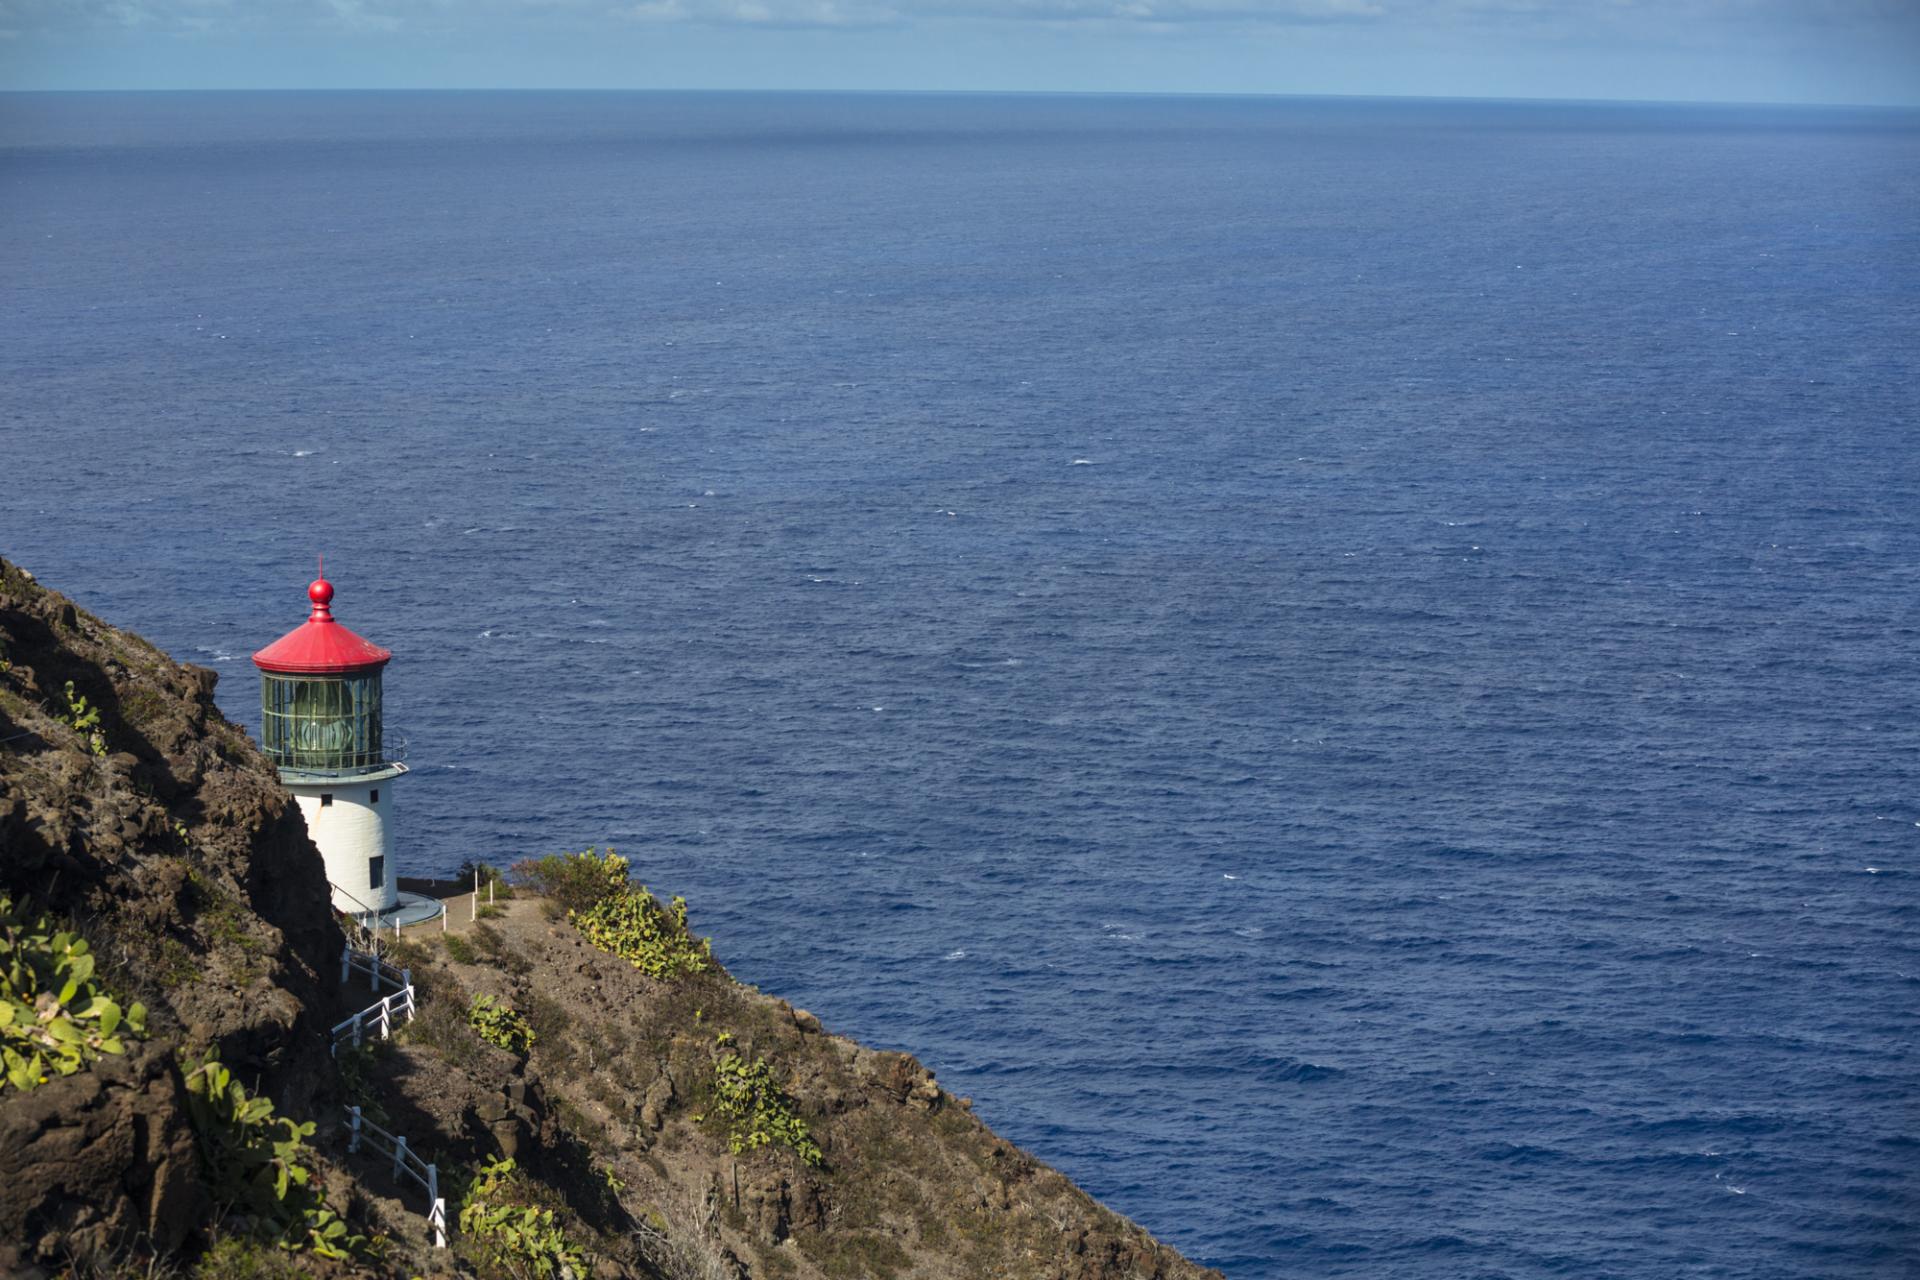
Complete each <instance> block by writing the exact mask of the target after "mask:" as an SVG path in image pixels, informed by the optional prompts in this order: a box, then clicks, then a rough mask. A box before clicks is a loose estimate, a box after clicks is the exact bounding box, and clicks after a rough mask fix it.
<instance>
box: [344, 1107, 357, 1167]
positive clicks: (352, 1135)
mask: <svg viewBox="0 0 1920 1280" xmlns="http://www.w3.org/2000/svg"><path fill="white" fill-rule="evenodd" d="M347 1110H348V1111H350V1112H352V1113H353V1128H352V1129H351V1130H350V1131H349V1133H348V1137H347V1154H348V1155H352V1154H353V1153H354V1152H356V1151H358V1150H359V1149H360V1108H358V1107H348V1108H347Z"/></svg>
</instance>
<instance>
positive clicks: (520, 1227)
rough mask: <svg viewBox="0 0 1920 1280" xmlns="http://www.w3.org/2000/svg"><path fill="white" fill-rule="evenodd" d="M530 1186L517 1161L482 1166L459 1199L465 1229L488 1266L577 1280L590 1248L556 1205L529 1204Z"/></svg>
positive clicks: (551, 1278)
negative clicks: (558, 1216)
mask: <svg viewBox="0 0 1920 1280" xmlns="http://www.w3.org/2000/svg"><path fill="white" fill-rule="evenodd" d="M526 1200H527V1188H526V1187H525V1185H524V1184H523V1181H522V1179H521V1177H520V1174H519V1172H518V1171H517V1170H516V1169H515V1167H514V1163H513V1161H512V1160H491V1161H488V1162H487V1163H486V1164H484V1165H482V1166H481V1167H480V1169H479V1171H478V1174H477V1176H476V1177H475V1178H474V1180H473V1184H472V1185H471V1186H470V1187H468V1188H467V1193H466V1195H465V1197H463V1199H462V1200H461V1204H460V1231H461V1233H462V1234H463V1235H464V1236H465V1237H466V1245H467V1247H468V1248H470V1249H472V1250H473V1251H474V1252H476V1253H477V1254H478V1255H479V1256H478V1259H477V1260H478V1261H479V1262H480V1263H481V1264H482V1265H484V1266H487V1267H490V1268H492V1269H495V1270H497V1271H500V1272H504V1273H505V1274H507V1275H510V1276H514V1277H537V1278H538V1280H577V1278H579V1277H584V1276H585V1275H586V1274H587V1255H586V1251H585V1250H583V1249H582V1248H580V1246H578V1245H576V1244H574V1243H573V1241H571V1240H569V1239H568V1238H567V1234H566V1232H565V1231H563V1230H561V1229H560V1225H559V1223H558V1222H556V1221H555V1220H554V1216H553V1210H552V1209H548V1208H543V1207H540V1206H538V1205H531V1204H528V1203H526Z"/></svg>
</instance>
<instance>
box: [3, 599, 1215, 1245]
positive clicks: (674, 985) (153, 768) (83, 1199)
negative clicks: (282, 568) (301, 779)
mask: <svg viewBox="0 0 1920 1280" xmlns="http://www.w3.org/2000/svg"><path fill="white" fill-rule="evenodd" d="M214 679H215V677H214V675H213V673H212V672H210V671H206V670H203V669H200V668H196V667H192V666H189V665H184V664H179V663H175V662H173V661H172V660H171V659H169V658H168V657H167V656H166V655H165V654H163V653H161V652H160V651H159V650H158V649H156V648H154V647H153V646H152V645H149V644H147V643H146V642H145V641H143V640H141V639H140V638H138V637H137V636H134V635H131V634H129V633H127V632H124V631H120V630H117V629H116V628H114V627H111V626H109V625H108V624H106V623H104V622H102V621H101V620H100V619H98V618H96V617H93V616H92V615H90V614H88V613H87V612H86V611H84V610H82V609H79V608H77V607H76V606H75V605H74V604H73V603H72V602H71V601H70V600H68V599H67V598H66V597H64V596H62V595H60V594H59V593H57V592H55V591H52V590H49V589H47V588H45V587H42V586H41V585H40V584H38V583H37V582H35V581H34V580H33V579H32V577H31V576H30V575H28V574H26V573H24V572H23V571H22V570H20V569H19V568H18V567H17V566H14V565H11V564H8V563H6V562H5V561H0V942H3V943H4V947H5V951H4V953H0V1048H3V1049H4V1051H5V1053H6V1066H7V1071H6V1073H5V1076H4V1077H0V1188H5V1190H4V1192H0V1273H4V1274H8V1275H14V1274H20V1275H33V1274H35V1273H36V1272H37V1273H39V1274H42V1275H46V1276H49V1277H51V1276H55V1275H73V1276H119V1275H133V1274H139V1275H143V1276H145V1275H164V1274H172V1275H178V1276H202V1277H209V1278H212V1277H227V1276H231V1277H239V1276H252V1277H272V1276H280V1275H311V1274H339V1275H392V1276H409V1275H452V1274H459V1275H472V1276H477V1277H481V1278H482V1280H492V1278H494V1277H521V1276H555V1277H561V1276H574V1277H579V1278H581V1280H584V1277H586V1276H588V1275H592V1276H596V1277H616V1276H635V1277H655V1278H662V1280H748V1278H752V1280H759V1278H761V1277H771V1278H778V1280H841V1278H850V1277H900V1278H901V1280H906V1278H909V1277H914V1278H925V1280H948V1278H955V1280H957V1278H959V1277H988V1276H992V1277H1002V1276H1004V1277H1031V1278H1032V1280H1131V1278H1137V1280H1186V1278H1188V1277H1195V1278H1197V1277H1205V1276H1215V1275H1217V1273H1216V1272H1212V1271H1208V1270H1206V1269H1203V1268H1200V1267H1198V1266H1196V1265H1194V1264H1193V1263H1191V1262H1189V1261H1187V1260H1186V1259H1185V1258H1182V1257H1181V1256H1180V1255H1179V1254H1178V1253H1177V1252H1175V1251H1174V1250H1172V1249H1170V1248H1168V1247H1167V1246H1165V1245H1163V1244H1161V1243H1159V1242H1158V1241H1156V1240H1155V1239H1153V1237H1152V1236H1150V1235H1149V1234H1148V1233H1147V1232H1146V1231H1144V1230H1143V1229H1141V1228H1140V1227H1138V1226H1136V1225H1135V1224H1133V1223H1131V1222H1128V1221H1127V1220H1125V1219H1123V1218H1121V1217H1119V1216H1118V1215H1116V1214H1114V1213H1111V1212H1109V1211H1108V1210H1106V1209H1104V1208H1102V1207H1101V1206H1100V1205H1099V1204H1097V1203H1096V1202H1094V1201H1093V1200H1092V1199H1090V1198H1089V1197H1088V1196H1086V1195H1085V1194H1084V1193H1083V1192H1081V1191H1080V1190H1079V1189H1078V1188H1076V1187H1074V1186H1073V1185H1072V1184H1071V1183H1070V1182H1069V1181H1068V1180H1067V1179H1066V1178H1065V1177H1064V1176H1062V1175H1061V1174H1059V1173H1058V1172H1056V1171H1054V1170H1053V1169H1050V1168H1048V1167H1047V1166H1046V1165H1044V1164H1041V1163H1040V1162H1039V1161H1037V1160H1035V1159H1034V1158H1033V1157H1031V1156H1030V1155H1028V1154H1026V1153H1025V1152H1023V1151H1021V1150H1019V1149H1018V1148H1016V1147H1014V1146H1013V1145H1012V1144H1010V1143H1008V1142H1006V1141H1004V1140H1003V1139H1001V1138H998V1137H996V1136H995V1135H994V1134H993V1133H992V1132H991V1131H990V1130H988V1129H987V1128H986V1126H985V1125H983V1124H982V1123H981V1122H980V1121H979V1120H977V1119H976V1118H975V1117H974V1116H973V1115H972V1114H971V1112H970V1109H969V1105H968V1103H967V1101H966V1100H965V1099H960V1098H955V1097H954V1096H952V1095H951V1094H950V1093H948V1092H947V1091H946V1090H944V1089H943V1088H941V1087H940V1085H939V1083H938V1082H937V1080H936V1079H935V1078H934V1076H933V1074H932V1073H931V1072H930V1071H928V1070H927V1068H926V1067H924V1066H923V1065H921V1064H920V1063H919V1062H917V1061H915V1060H914V1059H913V1058H912V1057H911V1056H909V1055H906V1054H901V1053H888V1052H878V1051H874V1050H870V1049H867V1048H865V1047H863V1046H861V1045H858V1044H856V1043H854V1042H853V1041H850V1040H847V1039H845V1038H843V1037H840V1036H836V1035H833V1034H831V1033H830V1032H829V1031H827V1030H826V1029H825V1028H823V1027H822V1026H821V1025H820V1022H819V1020H818V1019H817V1018H815V1017H814V1016H813V1015H811V1014H809V1013H807V1012H805V1011H803V1010H798V1009H795V1008H793V1007H792V1006H790V1005H789V1004H787V1003H786V1002H784V1001H781V1000H779V999H777V998H775V997H773V996H769V995H765V994H762V993H760V992H758V991H756V990H754V989H752V988H750V987H747V986H743V985H742V984H740V983H738V982H736V981H735V980H734V979H733V978H732V977H731V976H730V975H728V974H727V972H726V970H725V969H724V968H723V967H722V965H721V964H720V963H719V961H718V960H716V959H715V958H714V957H713V956H712V955H711V952H710V949H709V948H707V947H706V946H704V944H703V943H702V942H701V940H699V939H697V938H695V937H694V936H693V934H692V932H691V931H690V929H689V927H688V923H687V912H686V909H685V907H684V905H683V904H679V903H678V902H677V901H675V902H673V903H662V902H661V901H660V900H659V899H657V898H655V897H654V896H653V895H651V894H649V893H647V892H646V891H645V889H644V888H642V887H640V886H639V885H637V884H634V883H632V882H631V881H630V880H629V878H628V874H627V873H628V867H627V865H626V863H625V860H623V859H619V858H616V857H613V856H611V855H599V854H595V853H592V852H588V853H577V854H571V855H552V856H548V857H545V858H540V859H530V860H528V861H527V862H526V863H525V864H523V865H522V866H521V868H520V869H519V871H520V874H518V875H517V876H514V877H512V881H513V883H512V884H510V883H509V880H508V879H506V878H495V873H493V872H492V871H491V870H488V871H486V872H484V873H483V874H485V875H487V876H488V877H489V878H490V879H493V893H494V896H495V898H496V899H497V901H496V902H495V904H494V905H493V906H492V907H491V908H490V909H482V911H481V912H480V914H481V916H482V917H484V918H480V919H475V920H471V921H469V920H467V919H466V918H465V917H466V914H467V912H466V911H465V910H464V909H462V910H460V911H458V912H456V915H455V917H454V920H453V922H452V928H451V930H450V931H449V932H447V933H445V934H442V933H441V932H440V931H439V926H438V925H437V924H435V925H433V926H430V927H428V928H426V929H422V930H418V931H416V933H415V934H414V935H411V936H408V937H406V938H403V939H402V940H401V941H400V942H399V943H397V944H396V943H393V942H392V941H391V940H388V941H387V942H386V943H385V944H383V945H384V950H383V955H382V960H383V962H384V963H385V964H388V965H391V966H393V969H394V971H401V970H404V971H405V972H406V974H407V976H408V978H409V979H410V980H411V984H412V997H413V1009H414V1012H413V1016H412V1017H411V1019H409V1018H408V1017H407V1016H406V1014H405V1011H404V1010H403V1009H401V1008H399V1007H398V1006H392V1007H390V1013H391V1016H390V1018H389V1028H388V1029H389V1030H390V1032H391V1037H390V1038H388V1039H381V1038H380V1037H379V1035H378V1033H377V1030H376V1029H375V1024H374V1021H372V1020H369V1021H367V1022H366V1023H365V1025H364V1027H363V1034H362V1044H361V1045H360V1046H359V1047H357V1048H356V1047H355V1046H354V1045H353V1044H352V1043H351V1035H350V1034H345V1035H341V1036H339V1037H336V1036H334V1035H333V1034H332V1032H331V1029H332V1028H334V1027H335V1026H336V1025H337V1024H339V1023H340V1022H341V1021H342V1020H344V1019H350V1018H351V1017H352V1016H353V1015H354V1014H355V1013H356V1012H360V1011H363V1010H366V1009H367V1008H369V1007H370V1006H372V1005H373V1004H374V1002H375V1001H376V1000H378V999H379V996H378V995H376V994H375V993H374V992H372V991H371V990H369V987H368V985H367V981H366V978H365V977H364V976H360V975H356V976H355V977H354V979H353V980H352V981H349V982H346V983H343V982H341V980H340V960H341V955H342V953H343V950H345V949H347V948H348V946H349V936H348V934H347V933H344V932H343V922H342V921H341V920H340V919H338V918H337V917H336V916H335V915H334V913H333V912H332V910H331V908H330V907H329V906H328V893H327V886H326V883H325V879H324V876H323V874H322V864H321V860H320V857H319V855H318V853H317V852H316V851H315V850H314V848H313V846H312V844H311V843H310V841H309V840H308V839H307V834H306V829H305V826H304V824H303V822H302V819H301V817H300V814H299V811H298V810H297V808H296V807H295V806H294V804H293V803H292V801H291V799H290V797H289V796H288V794H287V792H286V791H285V790H284V789H283V788H282V787H281V786H280V784H279V781H278V778H277V775H276V774H275V771H274V770H273V768H272V766H271V765H270V764H269V763H268V762H267V761H266V760H265V759H264V758H263V757H262V756H261V755H260V753H259V751H258V750H257V749H256V748H255V746H254V745H253V743H252V742H251V741H250V740H249V739H248V738H247V736H246V734H245V733H244V732H243V731H242V730H240V729H239V728H238V727H236V726H234V725H233V724H231V723H230V722H228V721H227V720H226V719H225V718H224V717H223V716H221V714H220V713H219V711H218V710H217V709H216V708H215V706H214V704H213V701H212V691H213V687H214ZM347 927H348V928H350V925H348V926H347ZM356 941H357V943H358V945H360V946H361V947H362V948H366V947H369V946H370V945H371V941H370V940H368V939H365V938H364V937H363V938H359V939H357V940H356ZM391 989H392V988H391V986H390V985H389V986H388V987H387V988H386V990H388V991H391ZM336 1040H338V1042H339V1043H337V1044H336ZM353 1108H358V1114H359V1116H360V1117H361V1123H362V1124H363V1125H364V1126H366V1127H367V1130H366V1132H367V1133H373V1132H385V1133H392V1134H399V1135H404V1136H405V1138H406V1140H407V1147H408V1149H409V1151H411V1152H413V1153H416V1154H417V1156H418V1157H419V1158H420V1159H422V1160H426V1161H431V1162H432V1163H433V1165H434V1168H435V1171H436V1176H437V1178H438V1185H437V1189H438V1190H439V1192H440V1194H441V1196H442V1198H443V1199H444V1201H445V1210H446V1223H447V1228H448V1232H447V1234H448V1236H449V1247H447V1248H444V1249H442V1248H435V1247H433V1232H432V1230H431V1228H430V1226H429V1223H428V1220H427V1217H426V1210H427V1208H428V1201H427V1198H426V1195H425V1192H424V1190H423V1189H422V1188H421V1187H420V1186H418V1185H415V1184H414V1183H412V1182H409V1181H407V1180H405V1179H404V1178H402V1179H401V1180H400V1181H398V1182H396V1181H395V1177H394V1169H395V1168H396V1167H397V1165H398V1164H399V1162H398V1161H396V1160H395V1159H393V1158H391V1157H390V1156H387V1155H384V1154H374V1153H373V1152H374V1150H375V1144H373V1143H372V1142H370V1141H369V1142H365V1143H363V1144H362V1145H361V1146H360V1148H359V1149H358V1150H356V1151H353V1152H350V1151H349V1147H350V1145H352V1144H353V1142H354V1134H353V1132H352V1128H353V1122H352V1120H351V1116H352V1115H353V1111H352V1110H351V1109H353ZM376 1125H377V1126H378V1130H374V1129H373V1126H376ZM364 1136H365V1134H363V1137H364Z"/></svg>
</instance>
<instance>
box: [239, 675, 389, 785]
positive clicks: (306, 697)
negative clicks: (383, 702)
mask: <svg viewBox="0 0 1920 1280" xmlns="http://www.w3.org/2000/svg"><path fill="white" fill-rule="evenodd" d="M260 738H261V745H262V746H263V747H265V748H266V752H267V758H268V759H270V760H272V761H273V762H274V763H275V764H276V765H278V766H280V767H281V768H282V769H298V770H301V771H303V772H327V773H338V772H344V771H348V770H355V769H372V768H378V767H379V766H381V765H383V764H385V763H386V761H385V760H383V759H382V758H381V751H380V673H379V672H378V671H375V672H371V673H369V674H367V675H359V676H288V675H274V674H271V673H266V674H263V675H262V677H261V680H260Z"/></svg>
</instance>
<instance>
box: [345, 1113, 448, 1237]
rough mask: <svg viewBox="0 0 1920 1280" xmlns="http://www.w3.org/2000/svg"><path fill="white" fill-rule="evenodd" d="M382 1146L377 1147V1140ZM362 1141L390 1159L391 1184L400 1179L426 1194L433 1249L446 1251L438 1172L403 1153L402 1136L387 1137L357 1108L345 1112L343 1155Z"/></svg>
mask: <svg viewBox="0 0 1920 1280" xmlns="http://www.w3.org/2000/svg"><path fill="white" fill-rule="evenodd" d="M383 1138H384V1139H385V1140H386V1145H385V1146H384V1147H383V1146H382V1145H381V1139H383ZM363 1139H364V1140H365V1142H366V1144H367V1146H369V1147H371V1148H372V1149H373V1150H374V1151H376V1152H378V1153H379V1154H380V1155H383V1156H392V1157H393V1180H394V1181H395V1182H398V1181H400V1179H401V1177H402V1175H404V1176H406V1177H409V1178H412V1179H413V1180H414V1181H415V1182H417V1183H419V1184H420V1186H421V1188H422V1189H423V1190H425V1191H426V1193H427V1226H428V1227H430V1228H431V1229H432V1231H433V1247H434V1248H436V1249H444V1248H446V1247H447V1202H446V1200H445V1199H444V1198H443V1197H442V1196H441V1195H440V1169H439V1167H438V1166H437V1165H433V1164H429V1163H428V1162H427V1161H425V1160H422V1159H421V1158H420V1157H419V1156H418V1155H417V1154H415V1153H414V1152H412V1151H409V1150H408V1149H407V1139H406V1137H405V1136H404V1135H402V1134H397V1133H388V1132H387V1131H386V1130H385V1129H382V1128H381V1127H380V1126H379V1125H377V1124H375V1123H374V1122H373V1121H371V1120H369V1119H367V1118H366V1117H365V1116H363V1115H361V1114H360V1108H359V1107H348V1108H347V1154H348V1155H352V1154H353V1153H354V1152H356V1151H358V1150H360V1143H361V1141H362V1140H363Z"/></svg>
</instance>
